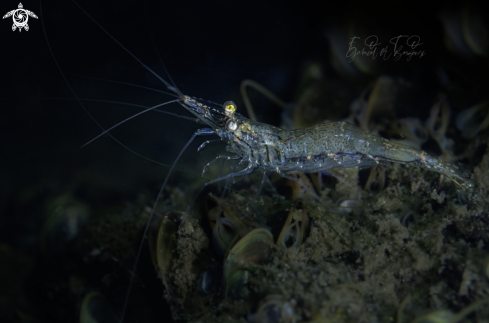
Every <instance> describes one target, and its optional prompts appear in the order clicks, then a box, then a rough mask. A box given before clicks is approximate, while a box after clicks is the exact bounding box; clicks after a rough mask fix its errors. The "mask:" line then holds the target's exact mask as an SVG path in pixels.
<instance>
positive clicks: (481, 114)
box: [455, 101, 489, 139]
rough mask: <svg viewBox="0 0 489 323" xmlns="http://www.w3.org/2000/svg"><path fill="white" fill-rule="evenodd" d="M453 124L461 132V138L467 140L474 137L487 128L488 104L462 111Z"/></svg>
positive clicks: (488, 119)
mask: <svg viewBox="0 0 489 323" xmlns="http://www.w3.org/2000/svg"><path fill="white" fill-rule="evenodd" d="M455 124H456V125H457V128H458V129H459V130H460V131H461V132H462V137H464V138H467V139H471V138H473V137H475V136H476V135H477V134H478V133H479V132H480V131H482V130H484V129H486V128H487V127H488V126H489V102H488V101H484V102H481V103H479V104H477V105H475V106H473V107H471V108H468V109H466V110H463V111H462V112H460V113H459V114H458V115H457V118H456V119H455Z"/></svg>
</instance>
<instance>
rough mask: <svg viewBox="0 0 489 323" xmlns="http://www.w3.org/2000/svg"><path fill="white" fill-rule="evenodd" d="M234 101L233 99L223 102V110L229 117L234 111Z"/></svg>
mask: <svg viewBox="0 0 489 323" xmlns="http://www.w3.org/2000/svg"><path fill="white" fill-rule="evenodd" d="M236 109H237V107H236V103H234V102H233V101H227V102H226V103H224V111H225V112H226V115H227V116H229V117H231V116H232V115H233V114H234V113H235V112H236Z"/></svg>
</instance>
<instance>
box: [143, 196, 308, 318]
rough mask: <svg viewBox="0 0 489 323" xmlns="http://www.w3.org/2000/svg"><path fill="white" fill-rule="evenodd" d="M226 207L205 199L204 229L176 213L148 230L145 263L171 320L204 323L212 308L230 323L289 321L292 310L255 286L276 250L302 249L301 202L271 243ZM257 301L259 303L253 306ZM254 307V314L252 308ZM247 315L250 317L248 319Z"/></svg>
mask: <svg viewBox="0 0 489 323" xmlns="http://www.w3.org/2000/svg"><path fill="white" fill-rule="evenodd" d="M226 201H229V199H227V200H226ZM237 203H239V202H237ZM241 203H243V201H242V202H241ZM227 204H228V202H224V200H220V199H219V198H217V197H215V196H213V195H212V194H209V195H208V196H207V197H206V199H205V209H206V219H205V223H204V224H201V223H199V221H198V220H197V219H194V218H191V219H188V220H186V221H185V222H184V223H182V222H181V214H180V213H177V212H170V213H167V214H166V215H164V216H159V217H158V219H157V220H156V221H155V222H154V225H153V226H152V228H151V229H150V233H149V235H148V240H149V246H150V253H151V257H152V259H153V263H154V265H155V268H156V269H157V272H158V275H159V277H160V278H161V280H162V282H163V284H164V286H165V298H166V299H167V301H168V302H169V303H170V305H171V308H172V314H173V318H174V319H175V320H179V319H185V320H192V321H199V319H200V320H202V321H203V322H204V321H206V320H205V319H203V317H207V319H211V317H214V316H215V315H216V313H213V311H212V310H211V309H212V308H214V309H217V311H228V315H230V314H231V313H232V316H233V317H239V316H240V315H243V316H246V315H247V314H249V315H248V319H249V321H250V322H263V319H264V318H266V317H269V316H270V315H272V317H273V320H272V321H270V322H274V321H277V322H278V320H280V321H282V320H283V319H287V318H288V317H290V319H293V318H294V311H293V308H292V307H293V305H292V304H288V303H287V302H285V300H284V299H283V298H282V297H281V296H279V294H274V292H273V288H271V286H266V285H267V284H263V283H260V279H259V277H264V276H266V271H267V265H268V264H270V262H272V261H273V259H274V255H276V254H277V253H278V251H279V250H288V249H294V248H298V247H300V246H301V244H302V243H303V241H304V238H305V236H306V230H307V228H308V223H309V220H308V216H307V212H306V210H305V209H303V208H302V201H301V200H298V201H297V202H296V203H295V205H293V206H292V207H291V208H290V211H289V212H288V215H287V217H286V220H285V223H282V224H281V225H282V227H281V229H280V232H279V233H277V234H276V235H275V237H274V235H273V234H272V232H271V231H272V228H271V227H268V226H267V225H264V224H260V223H258V222H254V221H248V220H246V219H245V220H243V218H242V217H240V216H239V215H237V214H235V212H234V211H232V209H234V210H236V209H235V208H233V207H229V206H228V205H227ZM238 212H239V211H238ZM203 227H204V228H203ZM206 230H207V231H209V234H210V236H209V235H207V234H206V232H205V231H206ZM274 231H275V230H274ZM260 285H262V286H260ZM268 289H270V290H268ZM265 290H266V292H265ZM275 292H276V293H277V292H278V289H277V290H276V291H275ZM257 298H258V299H259V298H263V299H262V300H261V301H259V302H256V299H257ZM251 300H255V301H253V302H251ZM259 303H260V304H261V305H260V308H259V309H258V310H256V309H254V308H252V306H251V305H252V304H254V306H256V305H257V304H259ZM253 310H255V314H250V313H252V312H253ZM287 320H288V319H287ZM288 321H290V320H288ZM291 322H292V321H291Z"/></svg>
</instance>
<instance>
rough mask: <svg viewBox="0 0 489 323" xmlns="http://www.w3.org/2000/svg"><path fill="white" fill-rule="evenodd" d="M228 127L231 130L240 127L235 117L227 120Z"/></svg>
mask: <svg viewBox="0 0 489 323" xmlns="http://www.w3.org/2000/svg"><path fill="white" fill-rule="evenodd" d="M226 128H227V129H228V130H229V131H236V130H237V129H238V123H237V122H236V121H234V120H233V119H229V120H228V121H227V122H226Z"/></svg>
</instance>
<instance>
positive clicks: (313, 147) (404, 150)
mask: <svg viewBox="0 0 489 323" xmlns="http://www.w3.org/2000/svg"><path fill="white" fill-rule="evenodd" d="M234 119H235V122H236V123H237V124H238V126H237V129H236V130H235V131H230V130H227V131H226V130H221V131H218V132H217V134H218V135H219V136H221V138H223V139H224V140H226V141H227V142H228V146H227V147H226V150H227V151H230V152H234V153H236V154H238V155H239V156H241V157H242V158H243V159H245V160H246V161H247V162H248V163H249V164H250V165H252V166H253V167H254V168H263V169H265V170H271V171H273V170H275V171H277V172H279V173H280V172H281V173H284V174H293V173H298V172H304V173H312V172H319V171H322V170H328V169H331V168H352V167H360V168H365V167H371V166H375V165H377V164H386V163H392V162H393V163H400V164H411V165H415V166H418V167H421V168H425V169H428V170H430V171H435V172H438V173H440V174H443V175H445V176H448V177H449V178H450V179H452V180H453V181H454V182H456V183H457V184H459V185H461V186H463V187H465V188H470V187H471V183H470V182H469V181H468V180H467V178H466V177H465V176H464V175H462V173H461V172H460V171H459V170H458V168H457V167H456V166H455V165H452V164H449V163H445V162H443V161H441V160H439V159H437V158H434V157H431V156H429V155H427V154H426V153H425V152H424V151H422V150H419V149H416V148H413V147H410V146H407V145H404V144H401V143H396V142H391V141H389V140H387V139H385V138H382V137H380V136H378V135H375V134H372V133H369V132H367V131H364V130H363V129H361V128H359V127H356V126H354V125H352V124H350V123H347V122H323V123H321V124H319V125H316V126H313V127H309V128H303V129H297V130H283V129H280V128H277V127H273V126H270V125H267V124H263V123H259V122H254V121H251V120H248V119H246V118H244V117H242V116H240V115H236V116H235V117H234Z"/></svg>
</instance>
